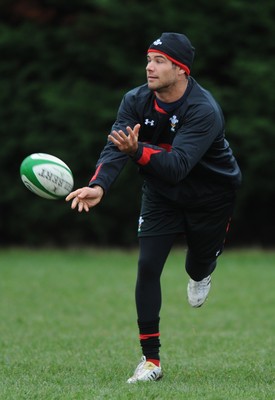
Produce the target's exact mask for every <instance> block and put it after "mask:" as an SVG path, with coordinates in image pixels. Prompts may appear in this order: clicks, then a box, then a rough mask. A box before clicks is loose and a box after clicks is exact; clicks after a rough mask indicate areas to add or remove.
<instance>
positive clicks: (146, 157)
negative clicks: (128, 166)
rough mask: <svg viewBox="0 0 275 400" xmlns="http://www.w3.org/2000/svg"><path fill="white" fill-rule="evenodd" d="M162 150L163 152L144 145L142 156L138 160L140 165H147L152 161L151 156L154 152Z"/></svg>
mask: <svg viewBox="0 0 275 400" xmlns="http://www.w3.org/2000/svg"><path fill="white" fill-rule="evenodd" d="M160 152H161V150H154V149H151V148H149V147H144V148H143V151H142V156H141V157H140V159H139V160H138V161H137V162H138V164H140V165H146V164H148V163H149V162H150V159H151V156H152V155H153V154H157V153H160Z"/></svg>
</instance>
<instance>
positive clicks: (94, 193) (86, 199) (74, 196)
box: [66, 186, 104, 212]
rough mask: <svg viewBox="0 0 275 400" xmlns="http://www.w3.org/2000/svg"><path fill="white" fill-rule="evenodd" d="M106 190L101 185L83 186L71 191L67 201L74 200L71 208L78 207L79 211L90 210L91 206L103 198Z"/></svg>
mask: <svg viewBox="0 0 275 400" xmlns="http://www.w3.org/2000/svg"><path fill="white" fill-rule="evenodd" d="M103 194H104V191H103V189H102V187H101V186H94V187H91V188H90V187H88V186H86V187H83V188H80V189H77V190H75V191H74V192H71V193H70V194H69V195H68V196H67V197H66V201H70V200H73V201H72V205H71V208H72V209H75V208H76V207H78V211H79V212H81V211H83V210H85V211H86V212H88V211H89V209H90V208H92V207H94V206H96V205H97V204H98V203H99V202H100V201H101V199H102V197H103Z"/></svg>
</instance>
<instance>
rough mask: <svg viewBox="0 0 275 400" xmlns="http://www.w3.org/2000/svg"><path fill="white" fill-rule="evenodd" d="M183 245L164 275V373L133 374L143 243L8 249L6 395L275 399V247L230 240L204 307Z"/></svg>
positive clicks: (1, 368)
mask: <svg viewBox="0 0 275 400" xmlns="http://www.w3.org/2000/svg"><path fill="white" fill-rule="evenodd" d="M184 256H185V254H184V251H183V250H178V249H175V250H173V251H172V253H171V255H170V258H169V260H168V262H167V264H166V267H165V270H164V273H163V276H162V286H163V307H162V313H161V341H162V348H161V356H162V366H163V371H164V378H163V379H162V380H161V381H159V382H148V383H143V384H141V383H140V384H136V385H129V384H126V380H127V378H128V377H129V376H130V375H131V373H132V372H133V370H134V368H135V367H136V364H137V363H138V361H139V358H140V356H141V354H140V349H139V343H138V335H137V327H136V313H135V306H134V297H133V296H134V285H135V275H136V259H137V252H136V251H134V250H133V251H119V250H108V249H106V250H96V249H83V250H80V249H75V250H73V249H70V250H63V251H62V250H51V249H49V250H35V251H32V250H27V249H9V250H7V249H2V250H0V296H1V301H0V399H1V400H2V399H3V400H19V399H20V400H23V399H28V400H32V399H37V400H44V399H45V400H46V399H47V400H55V399H62V400H73V399H79V400H84V399H85V400H88V399H93V400H97V399H99V400H101V399H113V400H116V399H118V400H124V399H140V400H145V399H150V400H151V399H157V400H170V399H171V400H172V399H173V400H177V399H188V400H201V399H203V400H248V399H249V400H262V399H263V400H264V399H268V400H274V399H275V372H274V366H275V285H274V283H275V251H261V250H239V251H232V250H227V251H225V252H224V254H223V255H222V256H221V257H220V260H219V267H218V269H217V270H216V271H215V274H214V275H213V284H212V289H211V294H210V296H209V299H208V301H207V303H206V304H205V305H204V306H203V307H202V308H200V309H192V308H191V307H190V306H189V305H188V304H187V301H186V285H187V280H188V278H187V276H186V273H185V271H184Z"/></svg>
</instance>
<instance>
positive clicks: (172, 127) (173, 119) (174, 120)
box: [169, 115, 179, 132]
mask: <svg viewBox="0 0 275 400" xmlns="http://www.w3.org/2000/svg"><path fill="white" fill-rule="evenodd" d="M169 121H170V122H171V131H172V132H175V129H176V125H177V123H178V122H179V120H178V118H177V116H176V115H173V117H171V118H169Z"/></svg>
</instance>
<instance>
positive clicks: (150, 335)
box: [139, 332, 160, 340]
mask: <svg viewBox="0 0 275 400" xmlns="http://www.w3.org/2000/svg"><path fill="white" fill-rule="evenodd" d="M159 336H160V333H159V332H158V333H146V334H140V335H139V338H140V340H146V339H150V338H151V337H159Z"/></svg>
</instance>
